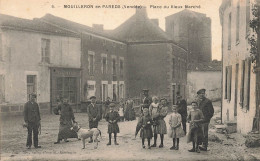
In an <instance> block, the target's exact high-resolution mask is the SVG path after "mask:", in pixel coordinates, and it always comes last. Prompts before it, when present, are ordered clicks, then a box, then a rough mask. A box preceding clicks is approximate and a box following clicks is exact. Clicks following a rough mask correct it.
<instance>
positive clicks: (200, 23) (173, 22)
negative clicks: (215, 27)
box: [165, 9, 211, 63]
mask: <svg viewBox="0 0 260 161" xmlns="http://www.w3.org/2000/svg"><path fill="white" fill-rule="evenodd" d="M165 27H166V28H165V29H166V33H167V35H169V36H170V38H171V39H172V40H173V41H175V42H176V43H177V44H179V45H180V46H182V47H184V48H185V49H187V50H188V58H187V60H188V63H201V62H210V61H211V19H210V18H209V17H206V14H202V13H198V12H194V11H190V10H188V9H184V10H182V11H180V12H178V13H175V14H173V15H170V16H167V17H166V18H165Z"/></svg>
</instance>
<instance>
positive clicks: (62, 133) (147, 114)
mask: <svg viewBox="0 0 260 161" xmlns="http://www.w3.org/2000/svg"><path fill="white" fill-rule="evenodd" d="M148 92H149V90H147V89H144V90H143V95H144V99H143V100H142V105H141V108H140V111H141V112H140V117H139V120H138V123H137V126H136V132H135V136H137V134H138V132H139V131H140V137H141V138H142V147H143V148H145V145H144V143H145V139H147V142H148V149H151V147H156V146H157V136H158V135H160V141H161V142H160V145H159V148H162V147H164V135H165V134H167V133H168V135H169V137H170V138H172V139H173V146H172V147H171V148H170V149H171V150H178V149H179V138H181V137H183V136H185V135H186V122H189V123H190V128H189V129H190V130H189V133H188V135H187V136H188V137H187V138H188V142H192V143H193V148H192V149H191V150H189V151H190V152H200V149H201V150H205V151H207V147H208V129H209V122H210V119H211V118H212V116H213V114H214V108H213V105H212V102H211V101H210V100H209V99H207V98H206V97H205V92H206V90H205V89H201V90H199V91H198V92H197V94H198V99H197V100H196V101H193V102H192V110H191V111H190V112H189V113H188V112H187V103H186V101H185V100H184V99H182V97H181V96H180V94H179V93H177V103H176V105H174V106H173V107H172V111H173V113H172V114H171V115H170V118H169V121H168V123H169V127H170V128H169V129H168V130H167V127H166V122H165V120H164V119H165V117H166V116H167V114H168V110H169V108H168V105H167V99H166V98H161V99H160V100H159V99H158V97H153V98H151V97H150V96H149V94H148ZM35 99H36V95H35V94H31V95H30V100H29V101H28V102H27V103H26V104H25V106H24V121H25V126H26V127H27V129H28V136H27V143H26V146H27V148H31V146H32V133H33V140H34V147H35V148H41V146H39V145H38V133H39V128H40V126H41V123H40V120H41V117H40V111H39V106H38V104H37V103H36V101H35ZM90 100H91V103H90V104H89V105H88V108H87V113H88V119H89V129H92V128H98V123H99V121H100V120H101V119H102V116H101V112H100V108H99V107H98V105H97V104H96V97H95V96H92V97H90ZM106 105H107V106H108V107H109V111H106V113H105V114H104V116H103V118H105V120H106V121H107V122H108V128H107V132H108V135H109V142H108V143H107V145H108V146H109V145H111V139H112V134H114V144H115V145H119V144H118V142H117V133H119V132H120V130H119V126H118V121H120V119H121V117H120V108H123V109H124V110H123V111H124V112H123V113H124V117H125V119H126V120H131V119H132V118H131V119H130V118H129V116H126V111H127V110H128V113H130V114H131V115H134V118H135V114H132V112H134V111H132V112H129V111H130V110H133V101H132V100H128V101H127V102H126V103H124V102H123V101H122V102H121V103H120V108H119V110H118V108H116V105H115V104H114V103H111V102H109V103H107V104H106ZM54 113H55V114H56V115H60V126H59V133H58V137H57V141H56V142H54V144H58V143H60V142H61V141H62V140H64V141H65V142H68V140H67V139H68V138H77V133H76V132H75V131H73V130H70V128H71V127H72V126H73V124H74V123H77V122H76V121H75V117H74V114H73V110H72V108H71V106H70V105H69V103H68V99H66V98H63V99H62V100H60V103H59V104H58V106H57V107H56V108H54ZM167 131H168V132H167ZM152 137H153V138H154V142H153V145H150V140H151V139H152ZM89 142H90V143H92V142H93V139H92V138H90V141H89ZM201 144H202V146H201V147H199V145H201Z"/></svg>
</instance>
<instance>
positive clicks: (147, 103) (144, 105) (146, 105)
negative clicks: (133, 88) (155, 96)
mask: <svg viewBox="0 0 260 161" xmlns="http://www.w3.org/2000/svg"><path fill="white" fill-rule="evenodd" d="M143 96H144V98H143V100H142V105H141V114H142V113H143V109H144V108H148V109H149V106H150V104H151V103H152V97H150V96H149V90H148V89H143Z"/></svg>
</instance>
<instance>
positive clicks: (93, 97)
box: [89, 96, 97, 99]
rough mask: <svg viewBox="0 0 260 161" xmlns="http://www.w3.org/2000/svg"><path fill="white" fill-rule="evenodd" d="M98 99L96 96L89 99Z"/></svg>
mask: <svg viewBox="0 0 260 161" xmlns="http://www.w3.org/2000/svg"><path fill="white" fill-rule="evenodd" d="M96 98H97V97H96V96H91V97H90V98H89V99H96Z"/></svg>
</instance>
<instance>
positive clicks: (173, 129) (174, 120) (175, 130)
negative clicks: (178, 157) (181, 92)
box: [169, 106, 184, 150]
mask: <svg viewBox="0 0 260 161" xmlns="http://www.w3.org/2000/svg"><path fill="white" fill-rule="evenodd" d="M172 111H173V113H172V114H171V116H170V119H169V124H170V129H169V131H170V132H169V137H170V138H172V141H173V146H172V147H171V148H170V149H171V150H179V141H180V140H179V138H180V137H183V136H184V131H183V129H182V128H181V123H182V119H181V115H180V114H179V113H177V108H176V106H173V107H172ZM175 140H176V141H177V146H176V147H175Z"/></svg>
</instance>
